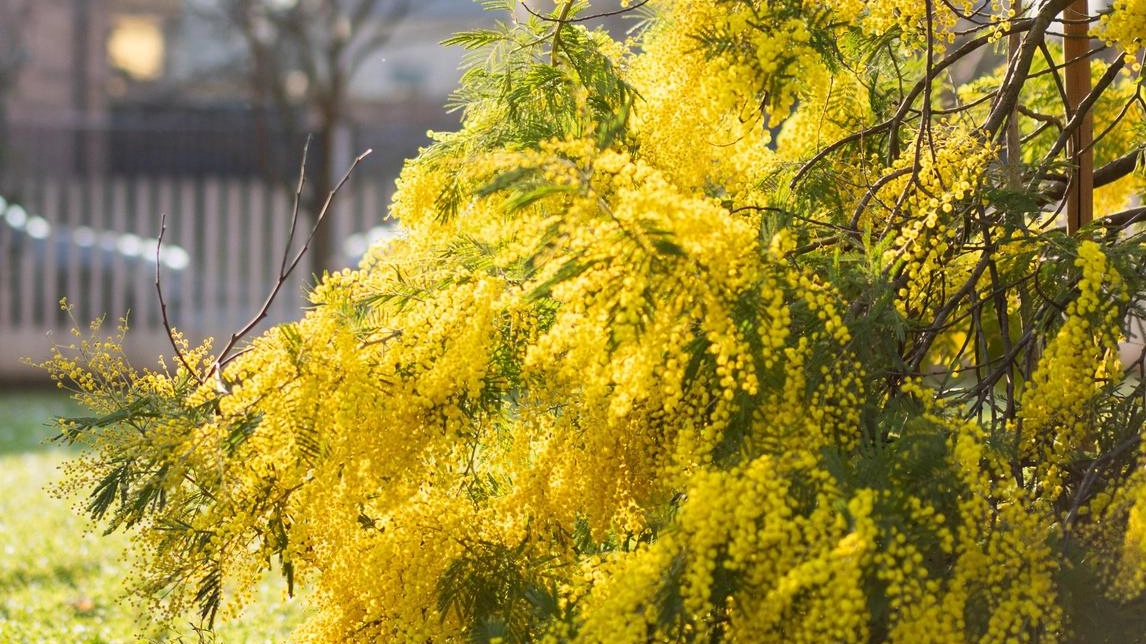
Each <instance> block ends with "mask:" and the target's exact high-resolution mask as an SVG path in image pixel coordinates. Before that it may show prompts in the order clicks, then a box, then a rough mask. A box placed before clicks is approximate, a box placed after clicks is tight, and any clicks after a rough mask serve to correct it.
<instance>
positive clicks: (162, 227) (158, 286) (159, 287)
mask: <svg viewBox="0 0 1146 644" xmlns="http://www.w3.org/2000/svg"><path fill="white" fill-rule="evenodd" d="M166 233H167V213H166V212H164V213H163V214H162V215H160V218H159V238H158V239H156V240H155V294H156V296H157V297H158V298H159V314H160V316H161V317H162V318H163V330H164V331H166V332H167V341H168V342H170V343H171V350H172V351H174V352H175V356H176V357H177V358H179V362H181V363H183V368H184V369H186V370H187V373H189V374H191V377H192V378H194V379H195V380H197V381H198V382H199V384H203V379H202V378H201V377H199V373H198V372H197V371H195V369H192V368H191V365H190V364H189V363H188V362H187V356H185V355H184V354H183V349H181V348H180V347H179V343H178V342H176V341H175V331H174V330H173V329H172V328H171V320H170V319H169V318H168V317H167V299H166V298H165V297H164V296H163V277H162V272H161V271H160V267H161V266H162V265H163V262H161V261H160V254H161V251H162V250H163V235H164V234H166Z"/></svg>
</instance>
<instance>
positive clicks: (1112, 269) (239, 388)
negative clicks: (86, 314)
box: [47, 0, 1146, 644]
mask: <svg viewBox="0 0 1146 644" xmlns="http://www.w3.org/2000/svg"><path fill="white" fill-rule="evenodd" d="M631 4H632V6H633V7H634V8H635V7H636V5H637V3H631ZM646 5H647V6H646ZM933 5H934V6H933ZM641 6H642V8H643V10H651V13H650V22H649V24H648V26H647V28H646V29H645V30H644V31H643V32H642V33H641V34H640V35H639V36H634V37H633V39H632V40H629V41H626V42H624V43H617V42H614V41H613V40H612V39H611V38H610V37H609V35H608V34H607V33H606V32H604V31H603V30H591V29H588V28H586V27H585V26H583V23H582V22H573V21H574V20H579V18H577V16H583V17H591V16H592V15H593V13H592V12H594V11H598V10H600V11H605V12H608V11H612V10H616V8H617V5H612V7H609V6H608V4H607V3H594V6H593V7H585V6H583V3H575V4H566V3H557V4H556V6H555V8H554V10H553V12H552V13H551V14H550V15H548V16H543V17H533V18H526V17H525V16H524V15H518V19H517V20H515V21H508V22H507V23H506V24H505V25H501V26H499V27H498V28H496V29H490V30H485V31H480V30H479V31H474V32H467V33H465V34H461V35H459V36H458V37H457V38H455V39H454V42H456V43H458V44H461V45H463V46H466V47H469V48H471V49H475V50H480V51H481V52H483V53H487V54H488V56H484V57H483V56H477V57H475V60H477V61H478V62H476V63H475V66H474V67H472V68H471V69H470V70H469V71H468V72H467V73H466V76H465V79H464V80H463V85H462V88H461V89H460V90H459V94H458V100H459V102H460V103H461V104H463V105H464V106H465V113H464V118H463V122H462V125H461V127H460V129H459V130H458V131H457V132H453V133H437V134H434V135H433V143H432V144H431V145H430V146H428V147H427V148H426V149H424V150H423V151H422V153H421V154H420V156H419V157H418V158H417V159H414V160H412V161H410V162H409V163H407V165H406V167H405V168H404V170H403V172H402V173H401V176H400V177H399V179H398V182H397V187H398V189H397V192H396V194H395V196H394V200H393V202H392V205H391V209H390V214H391V215H392V216H393V217H395V218H396V219H398V220H399V221H400V222H401V225H402V226H403V227H404V229H405V234H404V235H402V236H400V237H399V238H398V239H396V240H394V241H391V242H389V243H387V244H386V245H379V246H376V247H374V248H372V249H371V250H370V251H369V252H368V253H367V255H366V257H365V259H364V260H363V261H362V263H361V264H360V266H359V267H358V268H357V269H354V270H345V271H340V272H337V273H334V274H330V275H327V276H325V277H324V278H323V279H322V280H321V281H320V283H319V284H318V285H317V286H316V287H315V288H314V289H313V290H312V292H311V293H310V307H309V308H308V309H307V311H306V312H305V314H304V315H303V316H302V317H301V319H299V320H297V321H295V322H291V323H287V324H282V325H279V326H277V327H275V328H272V329H269V330H267V331H265V332H264V333H262V335H260V336H259V337H257V338H254V339H251V340H249V341H247V344H246V346H245V347H244V350H242V351H241V352H238V353H233V354H231V355H228V356H212V355H211V352H210V346H203V347H198V348H191V347H189V346H187V344H186V342H184V341H183V340H182V339H181V338H179V337H178V336H176V337H175V338H174V340H175V350H176V351H177V352H178V353H179V354H180V356H178V357H177V359H175V360H172V359H170V358H169V359H168V360H167V361H166V364H165V365H163V366H162V367H161V368H160V369H159V370H157V371H152V372H137V371H135V370H133V369H132V367H131V366H130V365H128V364H127V363H126V361H125V360H124V359H123V358H122V353H121V352H120V351H119V346H120V343H121V342H122V339H123V338H122V333H123V332H124V331H123V330H122V329H121V330H120V331H118V332H117V333H118V334H119V335H112V336H111V337H105V335H104V334H103V333H102V332H100V331H99V329H98V328H97V329H92V330H91V333H89V334H86V335H85V334H83V333H79V334H77V335H78V337H77V338H76V340H75V345H74V346H72V347H71V349H70V350H61V351H60V352H59V353H57V354H56V356H55V358H54V359H53V360H52V361H51V362H50V364H49V365H47V366H48V368H49V369H50V370H51V372H52V374H53V376H54V377H56V378H57V379H58V380H59V381H60V383H61V384H62V385H63V386H67V387H70V388H72V389H73V390H75V391H76V392H77V394H78V397H79V398H80V400H81V402H84V403H85V404H87V405H88V406H89V407H91V408H92V410H93V413H94V416H92V417H89V418H81V419H76V420H73V421H65V422H63V423H62V424H61V434H62V435H63V437H64V438H66V439H68V440H72V441H75V442H82V443H86V444H89V445H91V446H92V447H93V449H92V450H90V451H88V452H86V453H85V454H84V455H82V456H80V457H78V459H77V461H76V463H75V465H73V470H72V478H71V479H70V483H69V484H68V487H67V488H66V489H65V490H64V491H65V492H68V493H73V492H75V491H79V490H87V491H90V497H89V500H88V501H87V502H86V503H85V508H84V509H86V510H87V511H88V512H89V513H90V514H91V515H92V516H93V517H94V518H97V519H102V520H104V521H105V522H108V523H109V527H111V528H113V529H114V528H122V529H130V530H132V534H133V535H134V536H135V541H136V543H137V544H138V553H137V555H138V557H139V561H140V566H139V567H138V568H137V571H138V579H137V587H138V588H139V589H140V591H141V596H142V597H145V598H150V599H151V600H153V601H154V603H155V605H156V608H157V610H156V615H157V618H158V619H161V620H169V619H180V618H183V617H185V616H187V615H188V614H191V613H197V614H198V616H199V617H200V619H201V621H203V622H204V623H205V624H206V625H208V626H209V625H210V624H211V623H212V622H213V621H214V620H215V619H216V618H219V619H225V618H226V617H227V616H229V615H231V614H233V613H234V612H235V611H238V610H241V608H242V605H243V603H244V601H245V600H246V596H247V592H248V589H249V588H250V587H251V586H252V585H253V584H254V583H255V580H256V578H257V576H258V575H259V574H261V573H262V572H263V571H265V570H266V569H268V568H269V567H271V565H272V561H274V562H275V565H276V566H277V567H278V568H279V569H280V570H282V571H283V573H284V575H285V577H286V586H287V589H288V591H289V590H292V589H293V587H294V586H296V585H305V586H307V587H308V588H309V592H308V593H307V600H308V606H309V611H310V612H309V618H308V620H307V621H306V623H305V624H304V625H303V626H302V627H301V628H300V630H299V631H298V632H297V633H296V634H295V638H296V639H297V640H298V641H305V642H416V643H419V644H425V643H427V642H434V643H437V642H457V641H500V642H529V641H542V642H553V643H557V642H608V643H610V644H612V643H622V644H623V643H625V642H633V643H645V642H701V641H703V642H745V643H755V642H773V641H775V642H789V641H791V642H825V641H832V642H876V641H879V642H882V641H889V642H902V643H904V644H908V643H915V642H940V643H946V642H951V643H955V642H991V643H993V642H999V643H1005V644H1011V643H1012V642H1052V641H1063V640H1066V639H1068V635H1069V634H1070V633H1071V632H1072V629H1079V628H1083V627H1085V624H1087V622H1085V621H1083V620H1082V619H1081V618H1080V615H1082V616H1083V617H1085V610H1086V608H1087V607H1088V606H1090V605H1091V604H1087V603H1086V602H1092V603H1093V602H1105V603H1103V604H1102V607H1104V608H1106V609H1109V610H1110V612H1112V613H1116V612H1117V610H1116V609H1119V607H1118V606H1117V604H1116V602H1133V601H1138V600H1140V599H1141V597H1142V594H1143V592H1144V591H1146V581H1144V580H1146V566H1144V565H1143V562H1146V554H1144V552H1146V545H1144V544H1146V536H1144V535H1146V519H1144V518H1143V517H1144V516H1146V515H1144V512H1146V511H1144V510H1143V508H1144V507H1146V501H1144V500H1143V499H1146V479H1143V475H1142V474H1141V472H1142V459H1144V458H1146V451H1144V450H1143V448H1142V447H1141V445H1140V444H1139V443H1140V441H1139V437H1140V434H1141V429H1142V428H1141V420H1142V418H1143V417H1144V416H1146V411H1143V407H1142V400H1144V399H1146V396H1144V394H1143V387H1144V385H1143V384H1142V381H1143V377H1142V374H1141V373H1140V372H1139V373H1135V374H1130V373H1128V372H1127V371H1125V369H1127V366H1126V365H1123V364H1122V363H1121V362H1120V361H1119V358H1118V356H1119V343H1120V342H1121V341H1122V339H1123V338H1122V336H1123V331H1122V326H1123V325H1124V324H1125V323H1126V320H1128V319H1131V317H1130V316H1132V315H1135V314H1136V313H1135V311H1137V310H1138V308H1140V307H1139V304H1140V302H1141V301H1142V300H1143V293H1146V283H1144V281H1143V279H1142V278H1141V276H1140V273H1141V267H1142V266H1143V265H1146V240H1143V239H1142V237H1141V236H1140V235H1136V234H1134V232H1133V230H1132V229H1130V228H1128V227H1127V226H1126V225H1125V223H1124V222H1121V223H1120V222H1099V224H1098V225H1095V226H1093V227H1091V228H1087V229H1084V230H1083V231H1081V232H1079V233H1077V234H1075V235H1073V236H1070V235H1066V234H1064V233H1062V232H1061V231H1057V230H1054V228H1053V226H1050V225H1049V224H1048V222H1049V221H1051V220H1053V219H1054V215H1055V210H1056V209H1057V208H1058V207H1059V206H1060V205H1061V193H1060V192H1056V190H1060V188H1061V186H1060V185H1059V183H1056V182H1058V181H1059V180H1060V179H1061V178H1062V176H1064V175H1062V172H1061V167H1062V166H1064V165H1068V164H1069V163H1070V159H1069V158H1067V157H1065V155H1064V154H1063V153H1056V154H1054V155H1051V158H1050V159H1046V160H1044V159H1043V157H1044V156H1047V155H1048V154H1049V151H1050V150H1051V146H1052V145H1053V143H1054V140H1055V138H1056V137H1057V136H1058V135H1057V134H1056V133H1055V132H1053V131H1051V128H1052V127H1053V124H1054V123H1055V120H1056V119H1058V121H1059V122H1061V121H1062V119H1061V118H1059V117H1058V116H1054V117H1046V115H1047V114H1048V113H1049V112H1050V111H1052V110H1053V109H1057V108H1058V107H1061V106H1059V105H1057V104H1056V103H1055V101H1056V100H1057V95H1056V94H1055V92H1054V91H1052V90H1054V80H1053V78H1051V77H1050V74H1043V73H1041V72H1040V71H1038V70H1041V69H1043V68H1040V67H1037V66H1034V67H1028V68H1027V69H1026V71H1023V70H1019V71H1018V73H1016V74H1004V73H1000V74H996V75H994V76H990V77H984V78H981V79H979V80H978V81H976V82H975V83H973V84H972V86H958V85H955V84H954V83H953V82H952V81H950V80H949V79H948V78H947V77H946V72H944V73H942V74H940V73H938V72H939V71H942V69H945V67H943V68H942V69H940V68H939V67H938V66H939V62H937V61H942V60H943V59H942V57H943V56H946V55H948V53H950V55H952V56H955V57H956V58H958V57H960V56H963V55H966V53H967V52H965V51H963V50H961V49H950V46H949V47H948V48H944V47H943V46H942V45H943V43H944V42H945V41H946V40H947V39H948V37H949V36H953V35H954V34H955V32H956V30H959V29H968V30H970V31H969V32H968V34H967V36H968V38H970V40H966V41H961V42H971V43H973V44H974V43H978V44H975V46H974V47H972V46H971V45H963V44H960V45H959V47H968V48H969V51H979V50H978V49H976V48H977V47H991V46H995V43H996V42H997V41H998V39H999V37H1000V35H1001V34H1003V33H1004V32H1005V31H1006V30H1007V29H1009V28H1012V27H1015V28H1020V29H1021V30H1023V33H1025V34H1029V35H1028V36H1024V37H1029V38H1031V39H1032V42H1034V43H1035V44H1045V42H1042V41H1040V40H1039V39H1040V38H1041V39H1043V40H1045V39H1046V37H1047V33H1048V29H1050V27H1049V25H1050V22H1051V21H1050V20H1049V19H1048V20H1047V21H1045V23H1046V24H1042V23H1039V24H1036V23H1035V21H1034V20H1028V19H1026V18H1022V19H1020V18H1018V17H1017V16H1015V15H1013V14H1012V13H1011V12H1010V10H1009V9H1008V8H1006V7H1003V6H996V5H994V4H990V3H980V4H975V5H970V4H964V3H955V4H949V3H948V4H945V3H926V2H917V1H914V0H896V1H895V2H879V3H877V2H864V1H860V0H852V1H848V2H841V3H827V2H814V1H806V2H805V1H796V0H793V1H782V2H760V1H756V0H698V1H688V2H685V1H683V0H662V1H660V2H650V3H641ZM929 7H930V11H929ZM532 9H533V10H534V11H539V9H537V8H532ZM1116 10H1117V7H1116ZM581 11H586V12H589V13H588V14H582V13H578V12H581ZM1123 11H1124V12H1125V11H1126V9H1125V7H1123ZM1117 24H1118V23H1117V22H1116V21H1115V20H1114V18H1111V25H1113V26H1112V27H1110V28H1111V29H1113V28H1114V27H1115V26H1117ZM960 25H963V26H960ZM1032 51H1033V49H1032ZM1040 51H1041V49H1040ZM1048 51H1049V48H1048ZM960 52H962V53H960ZM929 59H930V61H931V62H930V63H928V62H927V61H928V60H929ZM947 62H954V60H951V61H947ZM1020 63H1022V60H1021V57H1016V58H1015V60H1014V61H1011V62H1009V63H1008V64H1009V65H1011V66H1012V67H1011V68H1009V69H1014V67H1013V66H1016V65H1020ZM929 64H930V65H931V66H932V67H931V70H932V71H935V70H936V69H938V71H936V72H935V74H934V75H933V77H931V78H925V77H924V75H925V74H927V73H928V70H929ZM942 64H943V65H947V63H946V62H944V63H942ZM1027 64H1029V65H1034V63H1031V62H1030V61H1029V60H1028V61H1027ZM1039 64H1043V63H1039ZM1032 69H1034V70H1035V71H1031V70H1032ZM1024 74H1027V76H1024ZM1008 77H1010V78H1018V79H1019V80H1020V81H1023V83H1022V86H1021V87H1015V88H1014V91H1013V92H1012V93H1011V94H1007V95H1008V96H1013V97H1015V98H1014V99H1013V100H1015V101H1016V105H1021V106H1022V110H1019V109H1018V108H1014V109H1012V107H1013V106H1005V105H1004V106H1003V108H1006V109H1007V110H1008V111H1009V112H1014V113H1016V114H1019V115H1020V116H1021V118H1020V120H1019V126H1020V136H1021V138H1022V139H1023V140H1022V141H1021V142H1020V143H1021V145H1023V146H1025V147H1024V148H1023V149H1021V150H1020V151H1019V152H1020V154H1019V155H1017V157H1018V158H1017V160H1016V159H1015V158H1012V159H1004V158H1003V156H1004V152H1003V150H1004V146H1003V145H1002V144H1001V141H1002V139H1003V138H1004V137H1003V134H1002V130H1001V127H1002V126H1000V125H997V124H996V125H988V123H995V122H996V121H998V122H999V123H1001V122H1003V121H1005V119H1002V120H999V119H994V120H992V117H991V115H992V114H995V113H996V100H995V99H997V98H998V97H1000V96H1002V95H1003V94H1004V90H1007V88H1008V87H1010V86H1009V85H1008V83H1011V82H1018V81H1007V80H1006V79H1007V78H1008ZM1133 97H1134V89H1133V87H1132V84H1130V85H1128V84H1126V83H1125V82H1123V81H1120V82H1119V83H1116V84H1113V85H1111V86H1110V87H1109V88H1108V89H1107V90H1104V92H1103V95H1102V96H1101V97H1099V100H1098V101H1097V102H1096V103H1095V106H1096V107H1095V109H1096V110H1100V111H1101V113H1100V114H1096V118H1095V121H1096V123H1099V124H1102V126H1103V127H1105V126H1107V125H1109V126H1110V129H1109V134H1108V137H1107V138H1104V139H1103V140H1101V141H1100V146H1101V147H1099V149H1098V156H1099V157H1100V163H1110V162H1112V161H1115V160H1117V159H1119V158H1122V157H1124V156H1125V155H1126V154H1128V153H1130V152H1132V151H1133V150H1136V149H1140V148H1141V146H1142V144H1143V140H1142V138H1141V134H1142V132H1141V128H1140V124H1136V123H1135V122H1134V116H1133V115H1135V114H1138V112H1134V111H1133V110H1134V109H1137V108H1135V107H1134V106H1133ZM924 101H930V104H928V105H924V104H923V102H924ZM1126 105H1129V106H1130V108H1128V109H1127V110H1125V112H1124V114H1123V115H1122V116H1119V113H1121V112H1122V110H1121V107H1122V106H1126ZM1003 108H998V109H1000V110H1001V109H1003ZM1032 114H1033V115H1034V116H1031V115H1032ZM1126 115H1130V116H1126ZM1044 117H1046V118H1044ZM1040 119H1043V120H1041V121H1040ZM1036 121H1037V122H1038V123H1036ZM1043 122H1045V123H1050V125H1047V126H1046V128H1045V129H1044V130H1038V129H1037V128H1038V127H1040V125H1039V123H1043ZM992 128H993V129H992ZM774 134H775V135H776V138H775V140H774V139H773V135H774ZM1123 165H1124V164H1123ZM1121 167H1122V165H1118V168H1121ZM1118 168H1116V169H1118ZM1118 171H1119V172H1123V170H1118ZM1111 172H1113V171H1111ZM1127 172H1128V171H1127ZM1120 176H1122V177H1123V180H1126V179H1125V176H1129V175H1128V174H1127V173H1126V172H1124V175H1120ZM1131 179H1133V177H1131ZM1060 183H1061V182H1060ZM1118 194H1119V195H1120V198H1122V197H1127V196H1128V194H1127V193H1126V191H1125V189H1124V186H1122V187H1120V188H1119V189H1118ZM1115 201H1116V200H1111V202H1110V204H1105V205H1103V208H1109V209H1113V208H1115V207H1118V206H1115V205H1114V203H1115ZM1123 201H1125V200H1123ZM1122 206H1128V204H1126V203H1122ZM1101 214H1103V213H1100V216H1101ZM1105 214H1109V213H1105ZM1136 307H1138V308H1136ZM1139 371H1140V369H1139ZM1079 578H1081V579H1083V580H1084V581H1085V583H1083V584H1082V585H1081V586H1080V585H1079V582H1077V581H1076V580H1077V579H1079ZM1080 598H1085V601H1084V600H1083V599H1080ZM1112 623H1115V622H1112ZM1117 623H1118V624H1121V622H1117Z"/></svg>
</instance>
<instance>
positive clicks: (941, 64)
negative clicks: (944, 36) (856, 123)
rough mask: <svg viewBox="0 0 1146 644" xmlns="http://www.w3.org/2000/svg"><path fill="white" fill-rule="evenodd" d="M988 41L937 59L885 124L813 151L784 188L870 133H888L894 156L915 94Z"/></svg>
mask: <svg viewBox="0 0 1146 644" xmlns="http://www.w3.org/2000/svg"><path fill="white" fill-rule="evenodd" d="M1034 24H1035V21H1034V20H1033V19H1030V18H1027V19H1023V20H1016V21H1014V23H1013V24H1012V25H1011V28H1010V29H1008V30H1007V31H1005V32H1004V33H1006V34H1016V33H1022V32H1024V31H1027V30H1028V29H1031V28H1032V27H1033V26H1034ZM992 38H993V36H991V35H984V36H979V37H978V38H974V39H972V40H968V41H967V42H965V43H963V44H962V45H961V46H960V47H959V48H958V49H956V50H955V51H953V52H951V53H949V54H947V55H946V56H944V57H943V58H942V59H941V60H939V61H937V62H935V64H934V65H933V66H932V68H931V73H930V75H928V76H927V77H925V78H923V79H920V80H919V81H918V82H916V84H915V85H914V86H913V87H912V88H911V90H910V91H908V92H907V94H906V95H905V96H904V97H903V100H902V101H901V102H900V106H899V109H898V110H897V111H896V113H895V114H894V115H892V117H891V118H889V119H887V120H886V121H883V122H882V123H877V124H875V125H872V126H870V127H868V128H866V129H864V130H861V131H859V132H854V133H852V134H849V135H848V136H846V137H844V138H842V139H840V140H838V141H836V142H835V143H832V144H830V145H828V146H827V147H825V148H824V149H823V150H820V151H819V152H817V153H816V155H815V156H813V157H812V158H811V159H809V160H808V161H806V162H805V163H804V165H802V166H801V167H800V170H799V171H797V172H796V175H795V176H794V177H792V180H791V181H789V182H788V187H789V188H792V189H794V188H795V187H796V185H797V184H799V183H800V180H801V179H803V177H804V175H806V174H807V173H808V172H809V171H810V170H811V169H812V167H813V166H815V165H816V164H817V163H819V162H820V161H823V160H824V158H825V157H827V156H828V155H829V154H831V153H832V152H835V151H836V150H838V149H840V148H842V147H843V146H845V145H847V144H849V143H854V142H855V141H859V140H862V139H864V138H865V137H867V136H871V135H873V134H878V133H880V132H883V131H885V130H890V131H891V134H890V135H889V140H888V148H889V150H893V151H894V152H893V153H892V154H891V155H890V156H891V157H895V156H898V144H897V143H895V141H894V139H895V131H896V130H898V129H899V124H900V123H902V122H903V119H904V118H906V116H907V114H908V113H909V112H910V111H911V110H912V107H911V106H912V105H913V104H914V103H915V99H916V98H918V97H919V95H920V94H922V93H923V90H924V87H925V86H926V85H927V84H928V83H930V82H931V81H933V80H935V77H936V76H938V75H939V73H940V72H942V71H943V70H945V69H947V68H948V67H950V66H951V65H954V64H955V63H957V62H959V61H960V60H962V59H963V58H965V57H967V56H969V55H971V54H972V53H974V52H975V51H976V50H978V49H979V48H980V47H982V46H983V45H986V44H988V43H990V42H991V40H992Z"/></svg>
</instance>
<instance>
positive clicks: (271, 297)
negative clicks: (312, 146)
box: [207, 150, 373, 389]
mask: <svg viewBox="0 0 1146 644" xmlns="http://www.w3.org/2000/svg"><path fill="white" fill-rule="evenodd" d="M372 152H373V150H366V151H365V152H363V153H362V154H360V155H358V156H357V157H355V158H354V161H353V162H351V164H350V167H349V168H347V170H346V173H345V174H343V175H342V179H340V180H339V181H338V183H337V184H335V186H334V188H333V189H332V190H331V191H330V192H329V193H327V195H326V201H324V202H323V204H322V208H321V209H320V210H319V212H318V216H317V217H315V220H314V226H313V227H311V229H310V234H309V235H307V237H306V241H305V242H303V245H302V248H300V249H299V250H298V252H297V253H295V254H294V257H293V258H291V259H290V261H289V262H288V261H287V259H288V258H290V243H289V242H288V244H287V246H286V248H284V249H283V259H282V262H281V263H280V265H279V274H278V279H277V280H276V281H275V285H274V287H273V288H272V289H271V291H270V293H268V294H267V297H266V299H265V300H263V305H262V307H261V308H260V309H259V312H258V313H256V314H255V316H254V317H252V318H251V319H250V320H249V321H248V322H247V323H246V324H245V325H244V326H243V328H241V329H239V330H238V331H236V332H235V333H232V334H231V338H230V339H229V340H228V341H227V345H226V346H225V347H223V350H222V351H220V352H219V356H218V357H217V358H215V364H214V365H213V366H212V367H211V371H210V373H208V374H207V375H208V377H210V376H212V375H214V376H216V377H217V378H218V379H219V380H220V381H221V384H222V386H223V387H224V389H225V388H226V382H225V381H223V379H222V370H223V367H224V366H226V364H227V363H228V362H230V361H231V360H233V359H235V358H236V357H237V356H239V355H241V353H236V354H234V355H230V354H231V350H232V349H234V348H235V345H236V344H237V343H238V342H239V340H240V339H242V338H243V337H245V336H246V335H247V334H248V333H250V332H251V330H252V329H254V328H255V326H257V325H258V324H259V322H262V321H263V320H264V319H265V318H266V317H267V313H268V312H269V311H270V308H271V304H272V303H273V302H274V301H275V298H276V297H277V296H278V294H279V291H281V290H282V287H283V285H285V284H286V282H287V279H288V278H289V277H290V275H291V273H293V272H294V269H295V268H297V267H298V263H299V261H301V260H302V258H303V256H304V255H306V251H307V250H308V249H309V248H310V243H311V241H313V240H314V235H315V233H316V232H318V228H319V226H321V225H322V222H323V221H325V220H326V216H327V214H329V212H330V206H331V204H332V203H334V198H335V197H336V196H337V195H338V192H339V190H341V189H342V186H343V185H345V184H346V182H347V181H348V180H349V179H350V175H351V174H353V173H354V170H355V169H356V168H357V167H358V164H359V163H361V162H362V160H363V159H365V158H366V157H368V156H370V154H371V153H372ZM305 168H306V156H305V154H304V156H303V161H302V171H300V173H299V181H298V188H297V189H296V191H295V203H294V207H293V209H292V212H291V226H290V234H289V236H288V239H289V240H291V241H293V238H294V231H295V229H296V228H297V225H298V216H299V203H300V202H301V199H302V188H303V185H304V183H305V179H304V176H303V175H304V174H305Z"/></svg>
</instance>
